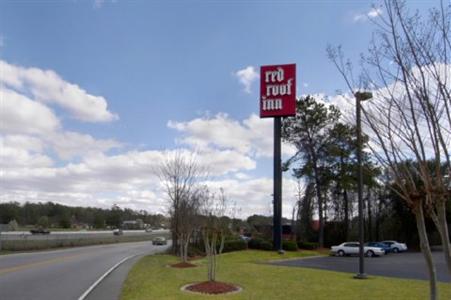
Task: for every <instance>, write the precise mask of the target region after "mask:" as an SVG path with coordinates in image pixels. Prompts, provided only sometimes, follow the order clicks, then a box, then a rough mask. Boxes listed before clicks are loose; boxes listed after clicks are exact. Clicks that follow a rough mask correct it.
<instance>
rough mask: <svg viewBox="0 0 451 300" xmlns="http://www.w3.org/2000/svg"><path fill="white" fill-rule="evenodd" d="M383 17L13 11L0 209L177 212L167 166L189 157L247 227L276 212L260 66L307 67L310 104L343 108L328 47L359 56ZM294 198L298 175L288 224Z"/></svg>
mask: <svg viewBox="0 0 451 300" xmlns="http://www.w3.org/2000/svg"><path fill="white" fill-rule="evenodd" d="M431 2H434V1H408V4H409V6H411V8H412V9H419V10H423V11H425V10H426V9H427V8H428V7H429V6H430V5H431ZM383 13H384V12H383V10H382V9H381V8H380V7H379V6H377V5H376V6H373V2H370V1H351V0H346V1H331V0H329V1H320V0H319V1H123V0H116V1H107V0H104V1H101V0H96V1H76V0H73V1H39V0H38V1H0V202H7V201H17V202H20V203H24V202H26V201H30V202H39V201H41V202H42V201H44V202H45V201H53V202H57V203H61V204H66V205H72V206H76V205H77V206H78V205H80V206H97V207H103V208H109V207H111V206H112V205H113V204H117V205H119V206H120V207H123V208H125V207H128V208H132V209H144V210H147V211H148V212H150V213H165V212H166V211H167V196H166V195H165V193H164V189H163V187H162V185H161V183H160V182H159V180H158V178H157V177H156V176H155V168H156V166H158V164H159V163H160V162H162V161H163V160H164V159H165V157H167V156H168V155H170V154H171V153H173V151H175V149H181V150H180V151H183V152H184V153H189V152H193V151H195V152H196V153H197V160H198V162H199V164H201V165H205V166H206V167H208V168H209V170H210V174H211V175H210V179H209V185H210V186H211V189H213V190H217V189H219V188H220V187H222V188H224V191H225V194H226V195H227V197H228V199H229V200H230V202H231V203H235V204H236V207H237V208H238V210H239V216H241V217H245V216H248V215H251V214H254V213H255V214H264V215H270V214H271V209H272V208H271V205H272V204H271V201H272V196H271V194H272V151H273V150H272V147H273V137H272V134H273V133H272V126H273V125H272V120H271V119H260V118H259V116H258V111H259V107H258V105H259V100H258V97H259V90H258V89H259V86H258V81H259V67H260V66H261V65H273V64H286V63H295V64H296V65H297V94H298V95H305V94H318V95H322V96H323V97H324V100H325V101H330V102H331V103H334V101H337V100H336V99H338V98H337V97H336V91H337V90H344V89H345V85H344V82H343V80H342V78H341V77H340V75H339V74H338V72H337V71H336V69H335V67H334V66H333V65H332V63H331V62H330V61H329V60H328V59H327V55H326V47H327V45H329V44H330V45H342V46H343V50H344V52H345V54H346V56H347V57H351V58H358V56H359V54H360V53H361V52H364V51H365V50H366V48H367V45H368V42H369V40H370V38H371V33H372V32H373V30H374V24H373V22H372V21H373V20H374V19H376V18H378V17H380V16H383ZM171 151H172V152H171ZM282 151H283V154H284V157H289V156H290V155H292V154H293V153H294V149H293V147H292V146H290V145H283V150H282ZM295 200H296V182H295V180H294V179H293V178H292V177H291V176H290V174H289V173H287V174H285V177H284V188H283V215H284V216H285V217H290V216H291V210H292V207H293V205H294V202H295Z"/></svg>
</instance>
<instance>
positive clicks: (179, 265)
mask: <svg viewBox="0 0 451 300" xmlns="http://www.w3.org/2000/svg"><path fill="white" fill-rule="evenodd" d="M170 267H171V268H179V269H184V268H194V267H197V265H194V264H191V263H187V262H180V263H176V264H172V265H170Z"/></svg>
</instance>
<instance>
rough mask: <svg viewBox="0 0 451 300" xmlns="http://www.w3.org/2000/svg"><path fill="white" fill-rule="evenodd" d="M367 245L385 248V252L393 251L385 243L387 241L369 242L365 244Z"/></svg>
mask: <svg viewBox="0 0 451 300" xmlns="http://www.w3.org/2000/svg"><path fill="white" fill-rule="evenodd" d="M365 245H366V246H370V247H379V248H382V249H384V252H385V254H387V253H389V252H392V250H391V248H390V246H389V245H387V244H385V243H381V242H369V243H366V244H365Z"/></svg>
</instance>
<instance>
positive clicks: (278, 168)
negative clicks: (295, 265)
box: [273, 117, 282, 252]
mask: <svg viewBox="0 0 451 300" xmlns="http://www.w3.org/2000/svg"><path fill="white" fill-rule="evenodd" d="M281 131H282V119H281V117H275V118H274V203H273V205H274V220H273V226H274V227H273V241H274V250H277V251H279V252H282V159H281V142H280V140H281Z"/></svg>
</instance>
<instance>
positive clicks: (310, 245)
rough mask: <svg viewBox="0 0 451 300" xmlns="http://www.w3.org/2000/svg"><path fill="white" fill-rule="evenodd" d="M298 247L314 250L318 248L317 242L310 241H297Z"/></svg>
mask: <svg viewBox="0 0 451 300" xmlns="http://www.w3.org/2000/svg"><path fill="white" fill-rule="evenodd" d="M298 247H299V248H300V249H306V250H315V249H318V247H319V244H318V243H312V242H298Z"/></svg>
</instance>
